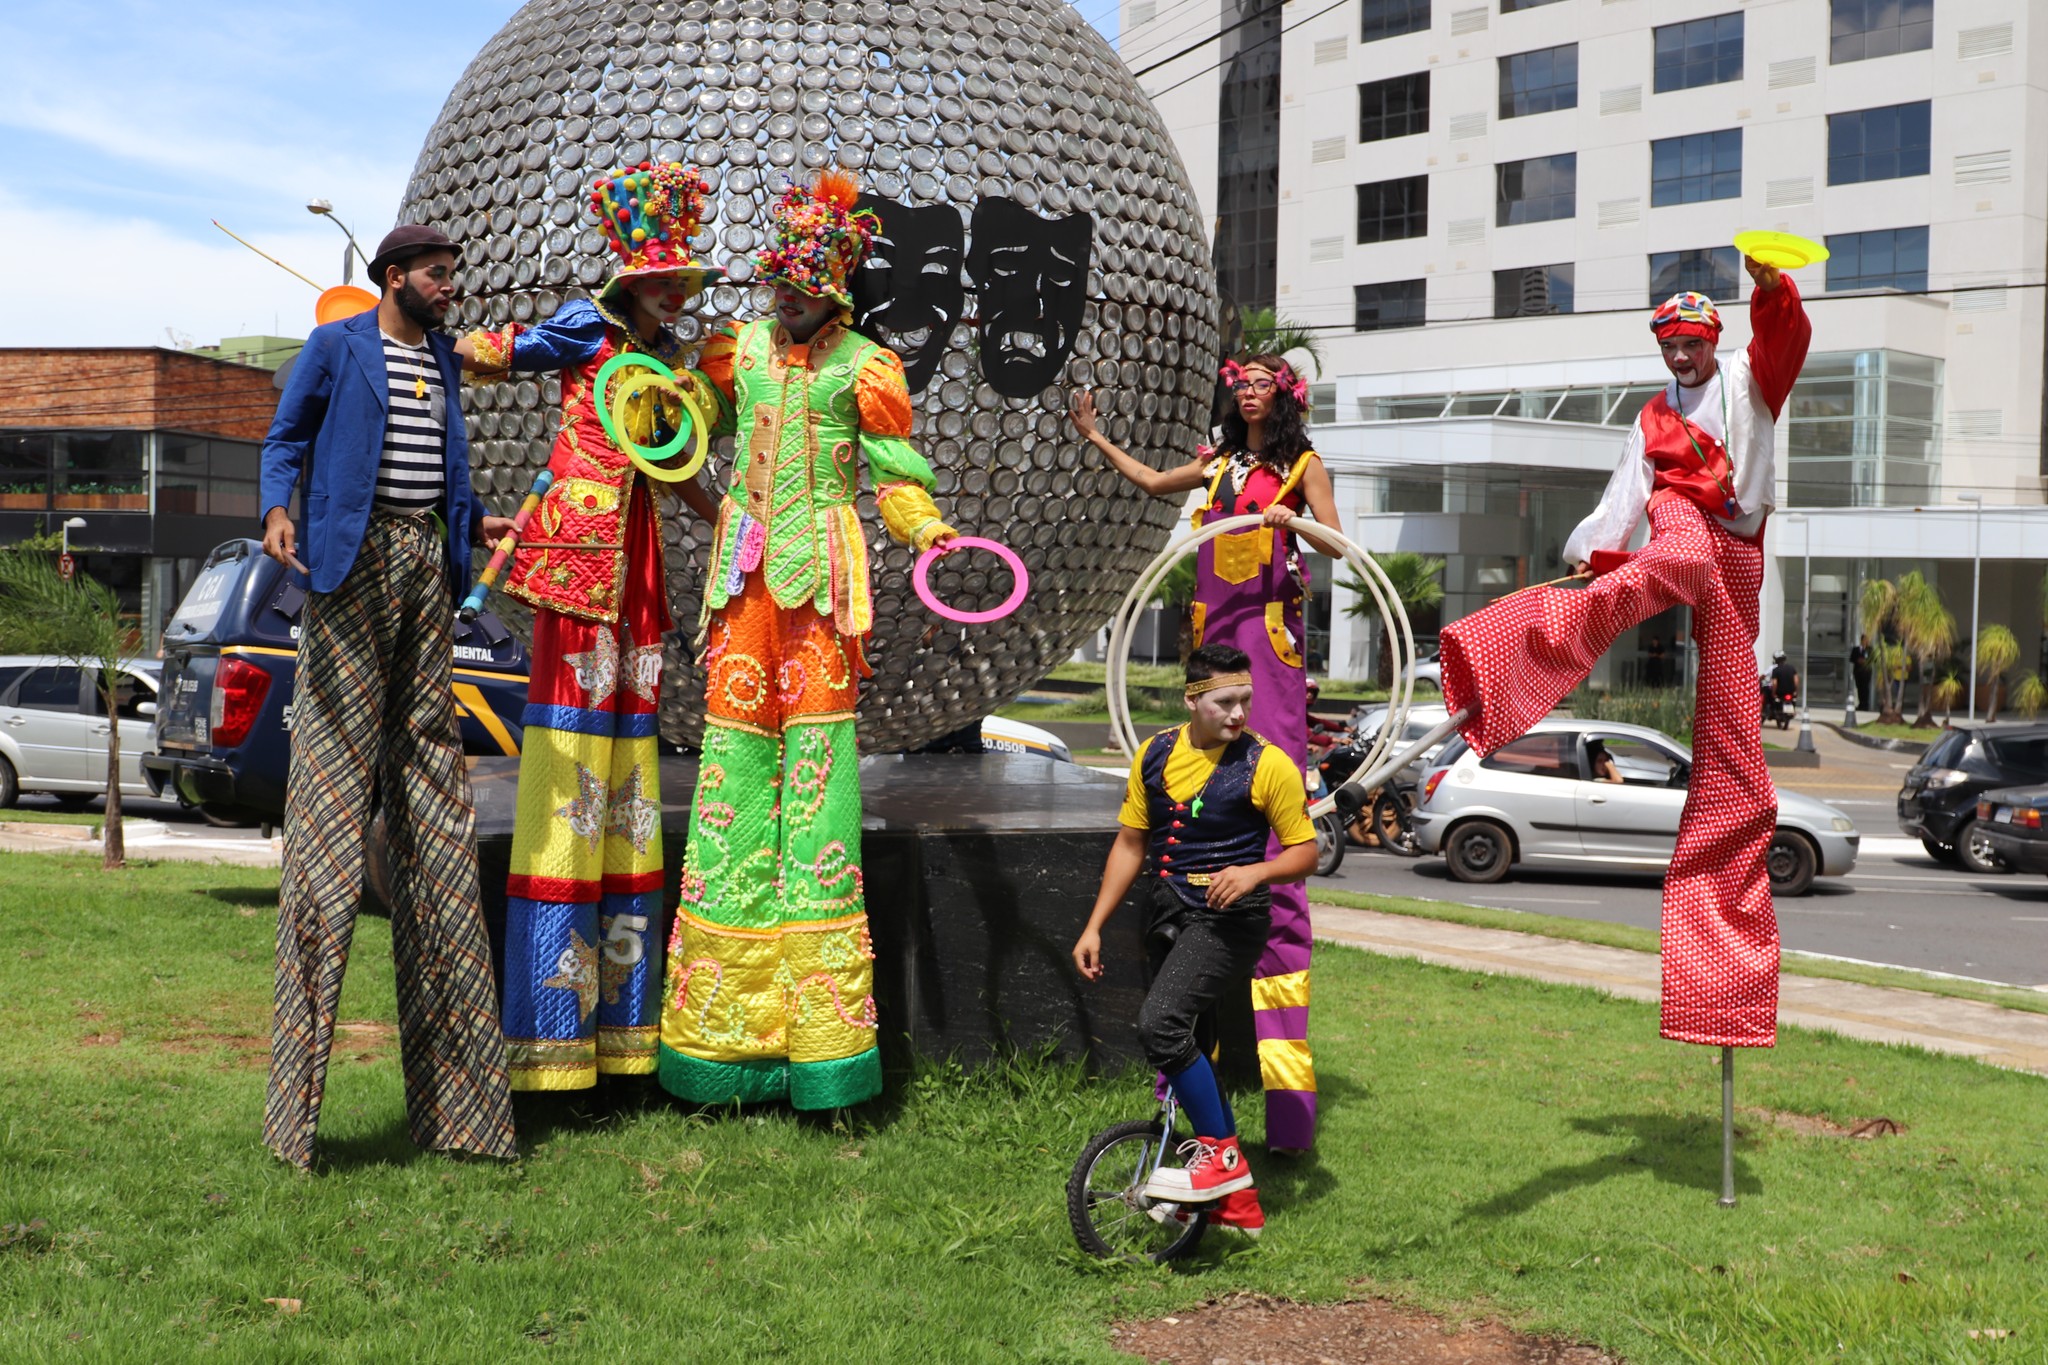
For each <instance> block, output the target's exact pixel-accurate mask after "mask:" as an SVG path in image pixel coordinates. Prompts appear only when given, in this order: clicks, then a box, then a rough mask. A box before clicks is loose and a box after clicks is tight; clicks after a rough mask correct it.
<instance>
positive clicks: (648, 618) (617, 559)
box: [457, 162, 723, 1090]
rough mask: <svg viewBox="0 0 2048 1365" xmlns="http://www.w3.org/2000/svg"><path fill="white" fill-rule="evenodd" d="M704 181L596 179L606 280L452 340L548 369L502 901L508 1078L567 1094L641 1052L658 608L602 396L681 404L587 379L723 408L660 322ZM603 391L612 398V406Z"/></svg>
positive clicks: (637, 510) (521, 569)
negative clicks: (547, 437)
mask: <svg viewBox="0 0 2048 1365" xmlns="http://www.w3.org/2000/svg"><path fill="white" fill-rule="evenodd" d="M704 192H705V185H704V181H703V178H702V177H701V176H700V175H699V174H698V173H697V172H696V171H695V170H694V169H692V168H690V167H687V166H683V165H681V164H678V163H673V162H671V163H665V164H658V165H657V164H651V163H646V162H643V163H641V164H640V165H638V166H627V167H621V168H619V169H617V170H613V171H610V172H608V173H606V174H605V175H602V176H600V177H598V179H597V181H596V182H595V184H594V185H593V186H592V188H591V192H590V208H591V211H592V212H593V213H594V214H595V215H596V218H597V223H598V229H599V231H600V232H602V233H603V234H604V237H605V241H606V242H607V244H609V245H610V247H611V249H612V251H613V252H614V254H616V256H617V257H618V265H617V267H616V269H615V270H614V272H613V275H612V278H611V280H610V281H609V282H608V283H607V284H606V286H605V288H604V290H603V291H602V292H601V293H600V294H599V295H598V296H597V297H596V298H595V299H589V300H576V301H574V302H571V303H568V304H565V305H564V306H563V307H562V308H561V310H560V311H559V312H557V313H556V314H555V315H554V316H553V317H551V318H549V319H547V320H546V321H545V322H542V323H539V324H537V325H535V326H531V327H521V326H518V325H516V324H515V325H511V326H507V327H504V328H502V329H498V330H493V331H480V332H472V333H471V334H470V335H468V336H467V337H465V338H463V340H462V341H461V342H460V343H459V344H458V347H457V350H458V352H459V353H460V354H461V355H462V357H463V363H464V367H465V368H466V369H469V370H471V371H474V372H475V375H476V377H477V378H478V379H480V380H483V381H485V382H488V381H490V380H493V379H502V378H505V377H507V376H509V375H512V374H539V373H547V372H556V373H559V374H560V376H561V385H562V428H561V434H560V435H559V436H558V437H557V438H556V441H555V447H554V451H553V453H552V454H551V455H550V456H549V459H548V470H549V472H550V473H551V474H552V475H553V476H554V482H553V484H552V485H551V486H550V487H549V488H548V489H547V492H546V494H545V496H544V497H543V498H542V500H541V503H540V506H539V508H538V509H537V511H536V513H535V515H534V517H533V519H532V521H531V522H530V524H529V525H528V528H527V531H526V534H525V536H524V538H523V539H522V541H521V543H520V545H519V548H518V552H517V554H516V555H515V556H514V558H513V562H512V571H511V574H510V576H509V577H508V579H507V582H506V591H507V592H509V593H511V594H512V595H513V596H514V597H517V598H519V599H520V600H521V601H524V602H527V603H529V604H531V605H532V607H533V609H534V623H533V649H532V660H533V662H532V670H533V671H532V677H531V681H530V682H529V684H528V687H527V706H526V712H525V716H524V721H525V727H526V729H525V736H524V740H523V743H522V746H521V753H520V760H519V808H518V817H517V823H516V824H515V826H514V828H513V836H512V863H511V873H510V876H509V878H508V881H507V892H508V898H507V903H506V914H505V958H504V1000H503V1017H504V1026H505V1039H506V1043H507V1046H508V1048H509V1050H510V1061H511V1072H512V1087H513V1089H515V1090H569V1089H581V1088H586V1087H589V1086H591V1085H594V1084H596V1081H597V1077H598V1075H599V1074H600V1073H604V1074H613V1075H647V1074H650V1073H652V1072H653V1071H654V1069H655V1042H656V1033H657V1029H658V1027H659V1024H660V1019H661V1005H660V986H661V949H662V934H661V924H660V919H661V914H660V910H661V906H660V897H661V882H662V840H661V780H660V774H659V770H658V767H657V762H658V758H657V754H656V736H655V725H656V711H657V708H658V703H659V701H660V698H661V668H662V635H663V633H664V632H665V631H667V630H668V629H669V628H670V626H671V624H672V623H671V621H670V618H669V612H668V596H667V574H666V573H665V571H664V568H663V563H662V538H661V518H660V512H659V509H658V507H657V506H656V501H655V498H654V496H653V493H652V487H651V482H650V480H649V479H648V477H647V475H646V474H644V473H642V472H641V470H640V468H639V467H637V466H636V465H635V463H634V462H633V460H632V458H631V457H630V456H629V455H628V454H627V452H626V451H625V450H622V449H621V448H620V445H619V444H618V443H617V442H616V441H614V439H613V436H612V434H611V433H608V432H607V431H606V429H605V423H604V418H603V417H601V416H600V409H601V407H605V408H609V407H611V406H618V407H619V408H621V409H622V411H621V413H620V414H619V415H621V416H623V418H624V426H623V429H622V430H621V431H620V432H619V435H620V436H622V437H623V438H625V439H628V440H630V441H633V442H636V443H638V444H640V445H643V446H650V445H659V444H661V443H663V442H665V441H666V440H667V439H668V438H670V437H671V436H673V435H674V434H675V433H676V432H677V431H678V427H679V423H680V422H682V421H683V414H684V409H683V405H682V403H681V401H680V400H679V399H678V397H677V396H676V395H675V394H672V393H665V392H661V391H654V392H648V391H642V392H639V393H632V392H623V393H622V391H621V388H622V384H623V383H624V382H625V381H624V380H622V379H616V378H615V379H613V380H611V381H610V382H609V383H607V384H606V385H605V387H606V388H607V390H608V392H607V393H602V394H600V393H598V392H597V385H598V380H599V374H600V372H601V371H603V370H604V368H605V366H606V364H607V362H610V361H612V360H613V359H614V358H615V357H632V356H644V357H647V358H649V359H651V360H654V361H659V362H661V363H662V364H663V365H665V366H668V367H671V368H672V369H675V370H676V372H677V374H678V387H679V388H681V389H682V390H683V392H686V393H688V394H690V396H691V397H692V398H693V399H694V400H695V401H696V402H697V403H698V404H699V405H700V410H701V411H704V412H707V413H709V414H711V415H713V416H714V418H715V417H716V415H717V414H720V413H721V412H722V411H723V406H722V405H723V399H722V398H721V397H720V395H719V394H718V392H717V391H716V389H714V388H713V387H712V386H711V385H710V384H709V383H707V382H706V381H705V380H704V379H703V377H702V376H701V375H693V374H692V373H690V372H689V371H686V370H680V369H679V368H678V367H680V365H681V362H682V358H683V351H684V347H683V343H682V342H681V341H680V340H679V339H678V338H677V336H676V335H675V333H674V332H673V331H672V330H671V329H670V326H669V324H670V323H672V322H673V321H674V320H675V318H676V317H677V316H678V315H679V314H680V313H681V311H682V309H683V307H684V305H685V304H686V303H687V302H688V301H689V299H690V297H691V296H692V295H694V294H696V293H697V292H698V291H699V290H701V289H702V288H703V287H704V285H705V283H706V281H707V280H708V279H711V278H714V277H716V276H717V275H719V274H720V272H719V271H716V270H714V269H712V268H710V267H708V266H706V265H703V264H701V263H700V262H697V261H694V260H692V259H691V258H690V254H689V251H690V238H691V237H692V236H693V235H694V234H695V233H696V231H697V223H698V220H699V219H700V217H701V216H702V214H703V210H704ZM631 363H632V362H631V361H630V360H628V361H627V362H626V364H628V365H630V364H631ZM636 373H637V371H636ZM614 397H622V398H623V399H624V402H623V403H622V404H618V405H613V402H612V400H613V399H614ZM671 486H672V487H675V486H676V485H671ZM679 491H680V492H681V495H682V499H683V501H684V502H685V503H686V504H687V505H688V506H689V507H690V509H691V510H692V511H693V512H695V513H696V514H697V515H698V516H700V517H704V518H706V519H707V520H708V519H709V518H710V517H711V516H713V515H715V511H714V508H713V505H712V503H711V499H710V497H709V495H708V494H706V493H705V492H704V491H703V489H702V488H701V487H699V486H698V485H697V484H696V483H695V482H694V481H691V482H685V483H683V484H681V485H680V488H679Z"/></svg>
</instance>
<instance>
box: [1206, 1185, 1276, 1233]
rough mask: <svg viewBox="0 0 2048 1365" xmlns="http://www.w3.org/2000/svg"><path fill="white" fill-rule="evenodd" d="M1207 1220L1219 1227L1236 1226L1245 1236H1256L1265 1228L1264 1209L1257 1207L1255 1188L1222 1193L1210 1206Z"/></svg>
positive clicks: (1257, 1193)
mask: <svg viewBox="0 0 2048 1365" xmlns="http://www.w3.org/2000/svg"><path fill="white" fill-rule="evenodd" d="M1209 1221H1210V1222H1212V1223H1215V1224H1216V1225H1217V1226H1219V1227H1226V1228H1236V1229H1237V1230H1238V1231H1239V1232H1241V1233H1243V1234H1244V1235H1245V1236H1247V1237H1252V1238H1256V1237H1257V1236H1258V1235H1259V1234H1260V1233H1262V1232H1264V1231H1265V1230H1266V1211H1265V1210H1264V1209H1262V1208H1260V1207H1259V1192H1258V1190H1257V1188H1256V1187H1254V1188H1250V1189H1243V1190H1239V1191H1238V1192H1237V1193H1236V1194H1226V1195H1224V1196H1223V1197H1222V1198H1221V1199H1219V1200H1217V1201H1216V1203H1215V1204H1214V1205H1212V1206H1211V1207H1210V1209H1209Z"/></svg>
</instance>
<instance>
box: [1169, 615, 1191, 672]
mask: <svg viewBox="0 0 2048 1365" xmlns="http://www.w3.org/2000/svg"><path fill="white" fill-rule="evenodd" d="M1174 637H1175V643H1176V644H1177V645H1178V647H1179V649H1180V666H1181V667H1182V668H1186V667H1187V666H1188V655H1190V654H1192V653H1194V652H1195V609H1194V607H1193V606H1192V605H1189V604H1183V605H1182V607H1181V609H1180V627H1179V629H1177V630H1176V631H1175V632H1174Z"/></svg>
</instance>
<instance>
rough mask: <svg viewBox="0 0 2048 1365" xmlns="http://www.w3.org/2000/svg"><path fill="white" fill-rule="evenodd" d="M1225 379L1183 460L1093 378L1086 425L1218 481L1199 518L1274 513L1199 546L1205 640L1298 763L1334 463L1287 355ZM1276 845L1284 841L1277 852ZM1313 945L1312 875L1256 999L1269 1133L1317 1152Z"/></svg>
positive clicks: (1141, 481)
mask: <svg viewBox="0 0 2048 1365" xmlns="http://www.w3.org/2000/svg"><path fill="white" fill-rule="evenodd" d="M1223 380H1224V383H1225V384H1226V385H1228V386H1229V389H1230V392H1231V395H1232V397H1233V398H1234V399H1235V402H1234V404H1233V405H1232V406H1231V407H1230V408H1229V409H1227V410H1226V411H1225V412H1224V414H1223V439H1222V442H1221V444H1219V445H1217V446H1215V447H1208V446H1204V447H1203V448H1202V449H1201V450H1199V451H1197V452H1196V455H1195V458H1194V459H1192V460H1190V461H1188V462H1187V463H1186V464H1183V465H1181V466H1179V467H1178V468H1174V469H1164V470H1160V469H1153V468H1152V467H1151V466H1149V465H1147V464H1145V463H1144V462H1143V461H1140V460H1138V459H1135V458H1133V457H1132V456H1130V455H1129V454H1126V453H1125V452H1124V451H1122V450H1120V449H1118V448H1117V447H1116V445H1115V444H1114V443H1112V442H1111V441H1110V440H1109V438H1108V437H1106V436H1104V435H1103V434H1102V432H1101V431H1100V430H1098V429H1097V427H1096V425H1095V400H1094V395H1092V394H1091V393H1089V392H1088V391H1087V390H1085V389H1084V390H1082V391H1081V392H1079V393H1078V394H1076V395H1075V397H1074V412H1073V417H1074V427H1075V429H1076V430H1077V431H1079V432H1080V433H1081V436H1082V438H1083V439H1085V440H1087V441H1089V442H1091V443H1092V444H1094V446H1095V447H1096V448H1097V449H1098V450H1100V451H1101V452H1102V453H1103V454H1104V455H1105V456H1106V457H1108V459H1109V462H1110V463H1111V464H1112V465H1114V466H1115V467H1116V470H1117V472H1118V473H1119V474H1122V475H1123V476H1124V477H1125V478H1126V479H1129V480H1130V481H1131V482H1132V483H1134V484H1136V485H1137V486H1138V487H1139V488H1142V489H1144V490H1145V491H1146V492H1147V493H1150V494H1152V495H1153V496H1155V497H1178V496H1180V495H1183V494H1186V493H1188V492H1190V491H1192V490H1194V489H1197V488H1206V490H1207V496H1206V497H1204V498H1203V499H1202V500H1201V502H1200V503H1199V504H1198V505H1197V506H1196V508H1195V511H1194V515H1193V517H1192V521H1193V523H1194V524H1195V525H1196V526H1200V525H1201V524H1202V523H1203V521H1205V520H1207V519H1209V518H1211V517H1233V516H1244V515H1251V514H1257V515H1258V516H1259V517H1261V518H1262V519H1263V521H1264V525H1261V526H1257V527H1254V528H1252V529H1250V530H1245V531H1238V532H1234V533H1232V534H1230V535H1224V536H1218V537H1217V538H1215V539H1214V540H1211V541H1208V542H1207V543H1206V544H1204V545H1203V546H1202V547H1201V549H1200V550H1199V551H1198V552H1197V557H1196V560H1195V602H1194V618H1195V619H1194V634H1195V641H1194V642H1195V644H1196V645H1198V646H1199V645H1203V644H1226V645H1233V646H1235V647H1236V648H1238V649H1241V650H1243V651H1244V652H1245V653H1246V654H1248V655H1250V656H1251V661H1252V680H1253V682H1252V702H1251V725H1250V728H1251V729H1253V730H1255V731H1257V732H1258V734H1259V735H1260V736H1262V737H1263V738H1264V739H1265V740H1267V742H1269V743H1272V744H1277V745H1279V746H1280V748H1281V749H1282V750H1284V751H1285V752H1286V754H1287V756H1288V757H1289V758H1291V759H1293V760H1294V765H1295V766H1296V767H1297V768H1300V767H1303V765H1304V764H1305V763H1306V762H1307V757H1308V679H1307V675H1306V674H1305V673H1304V671H1303V667H1302V646H1303V644H1304V642H1305V640H1306V638H1307V636H1306V632H1305V630H1304V628H1303V618H1302V603H1303V601H1304V599H1305V598H1306V596H1307V592H1308V574H1307V571H1306V569H1305V567H1304V565H1303V562H1302V558H1301V551H1300V546H1299V545H1297V544H1296V543H1295V540H1294V537H1293V536H1292V535H1290V534H1289V533H1288V529H1287V528H1288V524H1289V523H1290V522H1292V521H1293V520H1294V518H1295V517H1296V516H1297V515H1299V514H1300V513H1301V512H1302V511H1304V510H1306V511H1307V512H1308V513H1309V515H1310V516H1311V517H1313V518H1314V519H1315V521H1316V522H1317V524H1319V525H1322V526H1327V527H1330V528H1331V529H1332V530H1339V529H1341V527H1339V525H1338V520H1337V504H1336V499H1335V497H1334V496H1333V495H1332V493H1331V490H1330V475H1329V471H1327V470H1326V469H1324V468H1323V462H1322V460H1321V458H1320V457H1318V456H1317V455H1316V453H1315V450H1314V448H1313V447H1311V446H1310V444H1309V439H1308V430H1307V428H1306V427H1305V426H1304V425H1303V422H1302V414H1303V411H1304V410H1305V408H1306V407H1307V403H1308V384H1307V382H1306V381H1305V380H1303V379H1302V378H1301V377H1300V376H1298V375H1297V374H1296V373H1295V372H1294V368H1293V367H1292V366H1291V365H1289V364H1288V363H1287V362H1286V361H1285V360H1283V359H1282V358H1280V357H1279V356H1277V355H1254V356H1249V357H1247V358H1246V359H1244V360H1242V361H1236V360H1233V361H1228V362H1226V363H1225V364H1224V366H1223ZM1304 790H1305V789H1304ZM1277 851H1278V844H1277V841H1276V842H1275V845H1274V847H1273V849H1271V850H1269V853H1268V856H1272V854H1273V853H1277ZM1309 944H1310V932H1309V918H1308V891H1307V888H1305V887H1304V886H1302V885H1301V884H1300V883H1295V884H1293V885H1283V886H1275V887H1274V888H1273V927H1272V931H1271V933H1270V935H1269V936H1268V938H1267V940H1266V951H1265V955H1264V956H1263V957H1261V958H1260V959H1259V965H1258V967H1257V968H1256V969H1255V970H1254V972H1253V974H1252V1009H1253V1013H1254V1017H1255V1019H1256V1021H1257V1027H1258V1038H1259V1071H1260V1073H1261V1075H1262V1077H1263V1078H1264V1081H1265V1087H1266V1146H1267V1147H1268V1148H1269V1149H1271V1150H1273V1151H1276V1152H1281V1153H1300V1152H1305V1151H1306V1150H1307V1149H1308V1148H1309V1146H1310V1145H1311V1143H1313V1141H1314V1139H1315V1124H1316V1075H1315V1065H1314V1061H1313V1059H1312V1058H1311V1056H1310V1053H1309V1046H1308V994H1309V992H1308V968H1309ZM1226 1212H1227V1211H1226ZM1226 1221H1227V1217H1226Z"/></svg>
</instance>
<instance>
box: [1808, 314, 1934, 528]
mask: <svg viewBox="0 0 2048 1365" xmlns="http://www.w3.org/2000/svg"><path fill="white" fill-rule="evenodd" d="M1942 378H1943V366H1942V362H1941V361H1939V360H1935V359H1932V358H1930V357H1927V356H1919V355H1911V354H1908V353H1907V352H1904V351H1836V352H1830V353H1824V354H1818V355H1810V356H1808V357H1807V359H1806V365H1805V367H1804V368H1803V369H1802V370H1801V371H1800V374H1799V383H1798V384H1797V385H1796V386H1794V388H1793V390H1792V396H1791V397H1790V398H1789V399H1788V400H1786V404H1785V420H1784V423H1783V425H1784V427H1785V430H1786V437H1785V443H1786V451H1787V454H1788V456H1789V459H1788V460H1787V462H1786V470H1785V476H1786V481H1787V484H1788V485H1789V491H1790V501H1791V504H1792V505H1793V506H1798V507H1916V506H1920V505H1922V504H1924V503H1926V502H1927V501H1928V500H1929V494H1930V492H1931V490H1932V489H1934V488H1936V487H1938V486H1939V484H1940V482H1941V478H1940V475H1941V403H1942V393H1941V390H1942Z"/></svg>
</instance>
